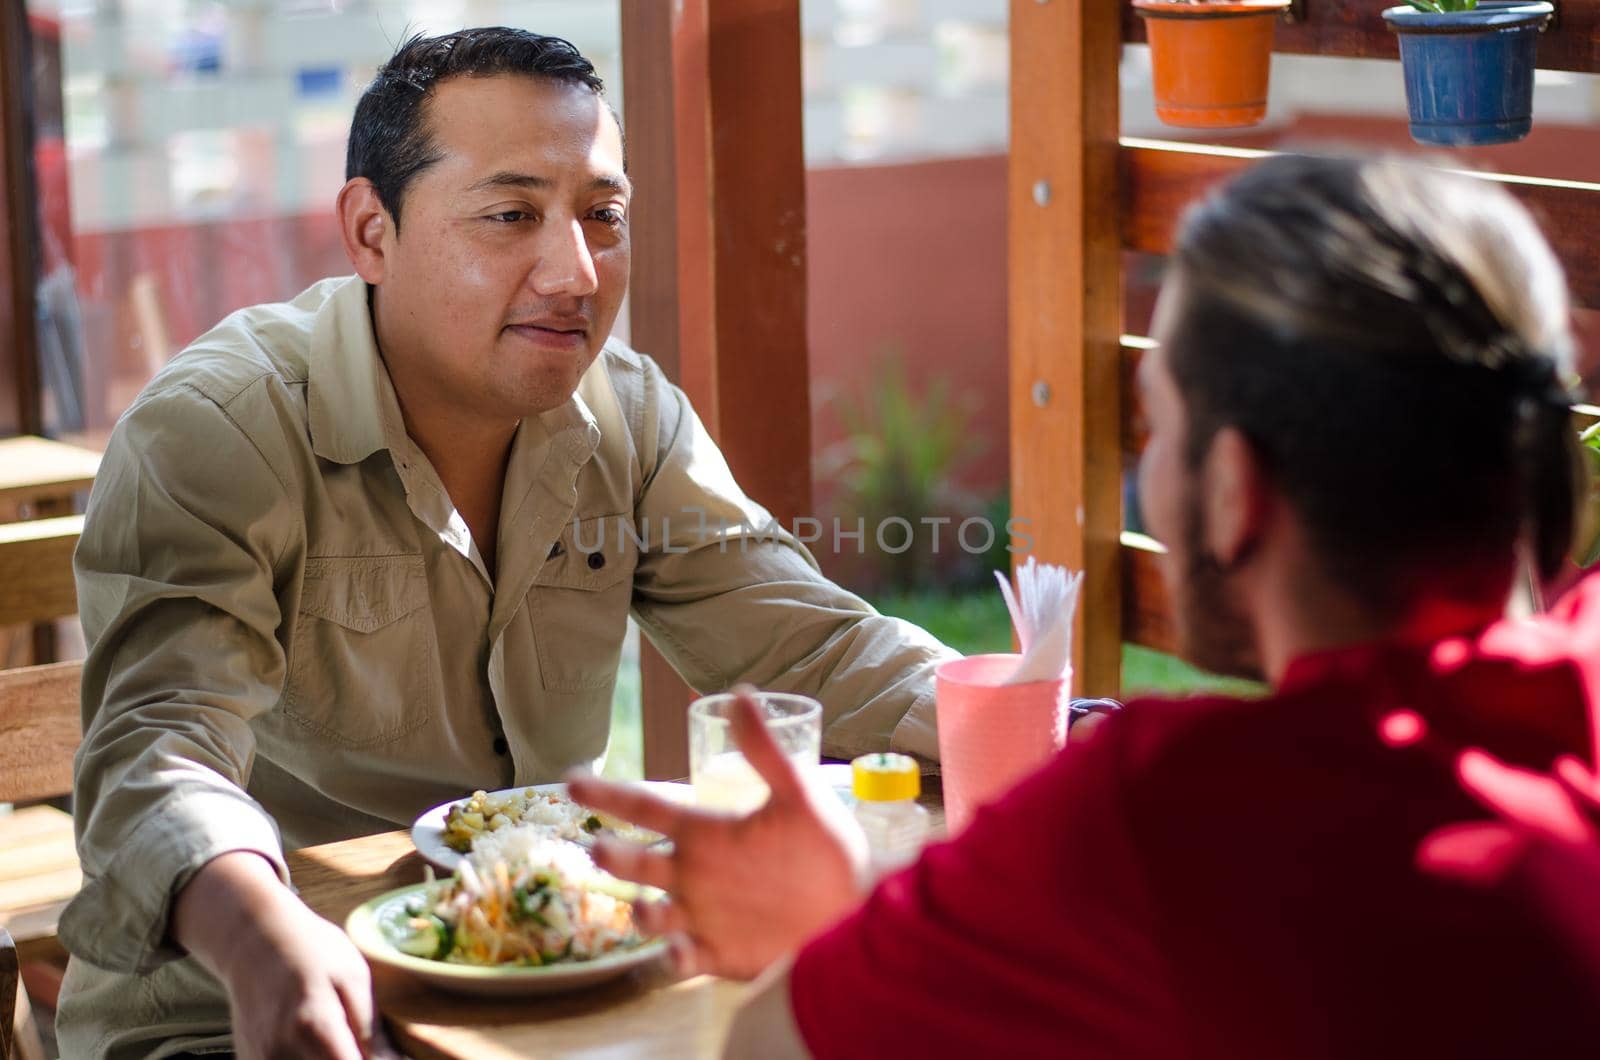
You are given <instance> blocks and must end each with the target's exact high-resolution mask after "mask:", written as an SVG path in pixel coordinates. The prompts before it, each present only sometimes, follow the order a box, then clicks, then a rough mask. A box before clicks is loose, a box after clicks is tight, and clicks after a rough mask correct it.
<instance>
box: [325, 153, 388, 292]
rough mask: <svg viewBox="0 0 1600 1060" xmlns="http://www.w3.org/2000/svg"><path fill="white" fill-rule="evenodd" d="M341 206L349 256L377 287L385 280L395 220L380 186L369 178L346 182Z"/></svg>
mask: <svg viewBox="0 0 1600 1060" xmlns="http://www.w3.org/2000/svg"><path fill="white" fill-rule="evenodd" d="M337 209H338V212H339V235H340V237H341V238H342V239H343V240H344V254H345V257H347V258H349V259H350V264H352V265H354V266H355V269H356V274H357V275H358V276H360V277H361V278H362V279H363V280H366V281H367V282H368V283H370V284H373V285H374V286H376V285H377V284H380V283H382V282H383V277H384V273H385V272H386V271H387V265H388V258H387V256H386V251H385V244H386V243H388V242H390V239H389V237H390V235H391V233H392V232H393V231H394V221H393V220H392V219H391V218H390V217H389V211H388V210H386V209H384V206H383V203H382V202H380V201H379V200H378V189H377V188H375V187H373V185H372V181H370V180H368V179H367V178H366V177H356V178H354V179H353V180H349V181H346V182H345V185H344V187H342V188H340V189H339V199H338V204H337Z"/></svg>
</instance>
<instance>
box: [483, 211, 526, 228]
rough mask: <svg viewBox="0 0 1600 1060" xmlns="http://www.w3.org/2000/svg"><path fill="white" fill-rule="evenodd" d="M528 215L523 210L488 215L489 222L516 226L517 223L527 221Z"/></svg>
mask: <svg viewBox="0 0 1600 1060" xmlns="http://www.w3.org/2000/svg"><path fill="white" fill-rule="evenodd" d="M528 216H529V215H528V214H527V213H526V212H525V211H523V210H502V211H500V212H499V213H492V214H490V215H489V220H491V221H499V222H500V223H501V224H508V225H509V224H516V223H517V222H518V221H525V220H527V219H528Z"/></svg>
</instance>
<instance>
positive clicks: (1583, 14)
mask: <svg viewBox="0 0 1600 1060" xmlns="http://www.w3.org/2000/svg"><path fill="white" fill-rule="evenodd" d="M1391 6H1393V5H1392V4H1389V3H1387V2H1383V0H1305V3H1304V4H1303V5H1302V7H1303V9H1304V16H1303V19H1302V20H1300V21H1297V22H1288V21H1286V22H1284V23H1282V24H1281V25H1279V26H1278V28H1277V34H1276V36H1275V38H1274V41H1273V50H1274V51H1278V52H1285V53H1292V54H1299V55H1334V56H1342V57H1345V58H1351V59H1394V58H1397V57H1398V56H1399V54H1400V51H1399V45H1398V44H1397V43H1396V40H1395V35H1394V34H1393V33H1391V32H1390V31H1389V28H1388V26H1387V25H1386V24H1385V23H1384V21H1383V9H1384V8H1385V7H1391ZM1122 32H1123V38H1124V39H1125V40H1127V41H1129V42H1132V43H1142V42H1143V41H1144V39H1145V32H1144V19H1142V18H1140V17H1139V16H1138V15H1136V14H1134V11H1133V5H1132V4H1129V5H1127V6H1125V7H1124V8H1123V9H1122ZM1539 66H1540V67H1541V68H1543V69H1546V70H1574V71H1578V72H1581V73H1593V72H1595V71H1596V70H1600V0H1556V23H1555V25H1554V26H1553V27H1552V28H1551V29H1550V30H1549V31H1548V32H1547V33H1545V35H1544V36H1543V37H1542V38H1541V39H1540V41H1539Z"/></svg>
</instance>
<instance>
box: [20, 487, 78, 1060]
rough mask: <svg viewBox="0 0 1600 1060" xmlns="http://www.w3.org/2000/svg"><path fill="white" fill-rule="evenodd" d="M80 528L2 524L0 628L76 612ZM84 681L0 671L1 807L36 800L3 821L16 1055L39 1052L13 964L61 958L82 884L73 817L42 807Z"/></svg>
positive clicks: (55, 788)
mask: <svg viewBox="0 0 1600 1060" xmlns="http://www.w3.org/2000/svg"><path fill="white" fill-rule="evenodd" d="M82 529H83V517H82V516H65V517H61V518H55V519H38V520H33V521H30V522H22V523H7V524H0V624H6V623H24V622H26V623H41V622H51V621H54V620H56V619H59V618H64V617H67V616H69V615H73V614H76V613H77V610H78V601H77V591H76V588H75V586H74V583H73V576H72V550H73V548H74V547H76V545H77V541H78V537H79V535H80V533H81V532H82ZM82 675H83V664H82V663H80V662H64V663H52V664H49V665H44V666H28V667H23V668H21V669H14V670H0V803H21V804H29V803H33V804H35V805H23V806H22V808H20V809H17V810H14V811H12V812H10V813H7V814H4V815H0V931H3V932H4V933H5V940H4V942H5V946H4V952H3V953H0V1023H3V1024H4V1029H5V1032H6V1034H8V1035H13V1034H14V1036H15V1044H14V1048H15V1049H16V1050H17V1055H18V1056H22V1057H31V1056H38V1055H41V1050H40V1047H39V1044H38V1035H37V1031H36V1029H35V1028H34V1027H33V1026H32V1023H31V1013H30V1010H29V1007H28V1003H27V992H26V991H25V990H23V989H22V988H21V985H20V983H19V981H18V975H17V972H16V967H20V965H21V964H22V963H24V962H29V961H34V960H40V959H48V958H59V956H60V945H59V943H57V942H56V925H57V923H58V922H59V920H60V916H61V911H62V909H63V908H65V906H66V903H67V902H68V901H70V900H71V898H72V896H73V895H74V894H76V893H77V892H78V888H79V887H80V886H81V885H82V882H83V875H82V872H81V871H80V869H79V866H78V855H77V845H76V841H75V838H74V835H73V828H72V817H71V816H70V815H69V814H67V813H64V812H63V811H61V810H59V809H56V808H55V807H54V806H50V805H46V804H44V803H43V800H46V799H54V798H58V797H60V796H63V795H67V794H69V793H70V792H71V791H72V756H73V754H74V753H75V752H76V751H77V749H78V744H79V742H80V739H81V736H80V731H81V723H80V721H79V717H80V713H79V705H78V698H79V687H80V684H81V682H82ZM30 967H31V968H33V969H34V970H40V969H42V968H44V966H43V965H41V964H33V965H31V966H30ZM8 969H11V970H10V971H8ZM36 985H37V984H36ZM8 990H9V991H10V993H11V994H12V995H14V997H15V1000H7V997H6V996H5V995H6V992H7V991H8ZM43 1000H46V1001H47V1002H51V1003H53V1000H54V999H53V998H48V997H46V998H43ZM13 1006H15V1012H16V1014H17V1015H16V1023H15V1024H13V1019H12V1013H13ZM9 1056H10V1054H9V1053H7V1052H6V1051H4V1050H0V1060H6V1058H8V1057H9Z"/></svg>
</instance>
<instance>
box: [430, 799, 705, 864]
mask: <svg viewBox="0 0 1600 1060" xmlns="http://www.w3.org/2000/svg"><path fill="white" fill-rule="evenodd" d="M639 783H640V784H641V785H642V786H643V787H645V788H648V789H649V790H650V791H652V792H654V793H655V794H657V795H660V796H661V797H662V798H664V799H671V800H673V801H674V802H686V803H692V802H693V801H694V789H693V788H691V787H690V786H689V785H687V784H673V783H668V782H667V781H660V780H645V781H639ZM529 790H532V791H539V792H555V793H556V794H559V795H565V794H566V793H567V786H566V785H565V784H528V785H524V786H522V787H516V788H501V789H500V790H498V791H491V792H489V794H490V795H511V794H515V793H516V792H519V791H529ZM468 797H469V796H463V797H462V798H459V799H451V800H450V801H449V802H446V803H441V804H439V805H438V806H435V807H434V808H433V809H431V810H429V811H428V812H427V813H424V814H423V815H422V816H421V817H418V818H417V820H416V823H415V824H413V825H412V826H411V842H412V843H413V844H414V845H415V846H416V848H417V853H419V854H421V855H422V856H423V858H424V859H425V860H426V861H428V862H429V863H430V864H432V865H434V866H435V867H437V868H440V869H443V870H444V871H445V872H454V871H455V869H456V866H457V865H458V864H460V863H461V857H462V855H461V854H460V853H459V852H457V851H455V850H452V849H450V847H449V845H448V844H446V843H445V841H444V819H445V815H446V814H448V813H449V812H450V807H452V806H455V805H458V804H459V803H463V802H466V801H467V798H468ZM571 842H575V843H577V844H578V845H579V846H583V847H588V846H593V845H594V840H593V837H591V836H589V835H587V834H580V836H579V838H577V839H574V840H571Z"/></svg>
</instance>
